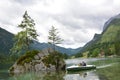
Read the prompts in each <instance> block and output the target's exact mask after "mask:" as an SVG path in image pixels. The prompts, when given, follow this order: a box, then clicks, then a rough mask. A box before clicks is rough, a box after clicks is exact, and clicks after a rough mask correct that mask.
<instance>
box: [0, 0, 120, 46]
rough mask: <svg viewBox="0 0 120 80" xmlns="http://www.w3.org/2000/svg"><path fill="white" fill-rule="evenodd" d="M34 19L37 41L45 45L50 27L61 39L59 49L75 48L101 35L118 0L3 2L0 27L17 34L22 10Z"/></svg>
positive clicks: (113, 13) (21, 0) (15, 0)
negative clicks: (55, 29)
mask: <svg viewBox="0 0 120 80" xmlns="http://www.w3.org/2000/svg"><path fill="white" fill-rule="evenodd" d="M26 10H27V11H28V14H29V15H30V16H31V17H32V18H33V19H34V20H35V23H36V29H37V32H38V33H39V35H40V37H39V41H40V42H47V35H48V30H49V29H50V27H51V26H52V25H54V26H55V27H56V28H58V30H59V31H60V35H61V37H62V38H64V40H65V41H64V42H63V45H62V46H65V47H72V48H75V47H79V46H83V45H84V44H85V43H86V42H88V41H90V40H91V39H92V38H93V36H94V34H95V33H101V31H102V29H103V25H104V23H105V22H106V21H107V20H108V19H109V18H110V17H112V16H114V15H116V14H118V13H119V11H120V1H119V0H3V1H1V2H0V26H2V28H4V29H6V30H8V31H10V32H12V33H17V32H18V31H19V29H18V28H17V27H16V26H17V25H18V24H20V22H21V20H22V15H23V14H24V12H25V11H26Z"/></svg>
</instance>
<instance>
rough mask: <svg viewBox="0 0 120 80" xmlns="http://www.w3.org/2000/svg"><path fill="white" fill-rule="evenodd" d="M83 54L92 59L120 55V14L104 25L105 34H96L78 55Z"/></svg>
mask: <svg viewBox="0 0 120 80" xmlns="http://www.w3.org/2000/svg"><path fill="white" fill-rule="evenodd" d="M81 53H82V54H87V56H91V57H96V56H98V55H106V56H107V55H120V14H118V15H116V16H114V17H112V18H110V19H109V20H108V21H107V22H106V23H105V24H104V27H103V32H102V33H101V34H95V35H94V37H93V39H92V40H91V41H89V42H88V43H87V44H86V45H85V46H84V47H83V48H82V49H81V50H80V52H79V53H78V54H79V55H81ZM78 54H77V55H78Z"/></svg>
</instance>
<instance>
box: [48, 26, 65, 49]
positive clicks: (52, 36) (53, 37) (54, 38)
mask: <svg viewBox="0 0 120 80" xmlns="http://www.w3.org/2000/svg"><path fill="white" fill-rule="evenodd" d="M58 34H59V32H58V31H57V29H56V28H55V27H54V26H52V27H51V29H50V30H49V36H48V43H49V44H52V46H53V49H54V51H55V45H56V44H61V42H62V41H63V39H61V38H60V36H59V35H58Z"/></svg>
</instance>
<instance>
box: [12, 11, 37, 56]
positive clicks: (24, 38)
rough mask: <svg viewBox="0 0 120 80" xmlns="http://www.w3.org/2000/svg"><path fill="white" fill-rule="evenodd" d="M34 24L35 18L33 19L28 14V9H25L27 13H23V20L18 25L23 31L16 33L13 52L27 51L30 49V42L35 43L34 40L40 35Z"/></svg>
mask: <svg viewBox="0 0 120 80" xmlns="http://www.w3.org/2000/svg"><path fill="white" fill-rule="evenodd" d="M34 26H35V23H34V20H33V19H31V17H30V16H29V15H28V14H27V11H25V14H24V15H23V21H22V22H21V24H20V25H18V27H19V28H21V29H22V31H20V32H18V34H17V35H15V38H14V40H15V43H14V45H13V47H12V49H11V53H12V54H15V53H16V54H20V53H22V52H23V51H25V52H26V51H27V50H28V49H29V46H30V44H31V43H33V40H37V36H38V35H37V33H36V30H35V28H34Z"/></svg>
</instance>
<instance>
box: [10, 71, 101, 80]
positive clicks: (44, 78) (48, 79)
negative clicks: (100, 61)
mask: <svg viewBox="0 0 120 80" xmlns="http://www.w3.org/2000/svg"><path fill="white" fill-rule="evenodd" d="M9 80H100V79H99V76H98V75H96V74H95V71H84V72H75V73H69V72H67V73H65V72H59V73H56V72H36V73H25V74H14V75H11V78H10V79H9Z"/></svg>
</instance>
